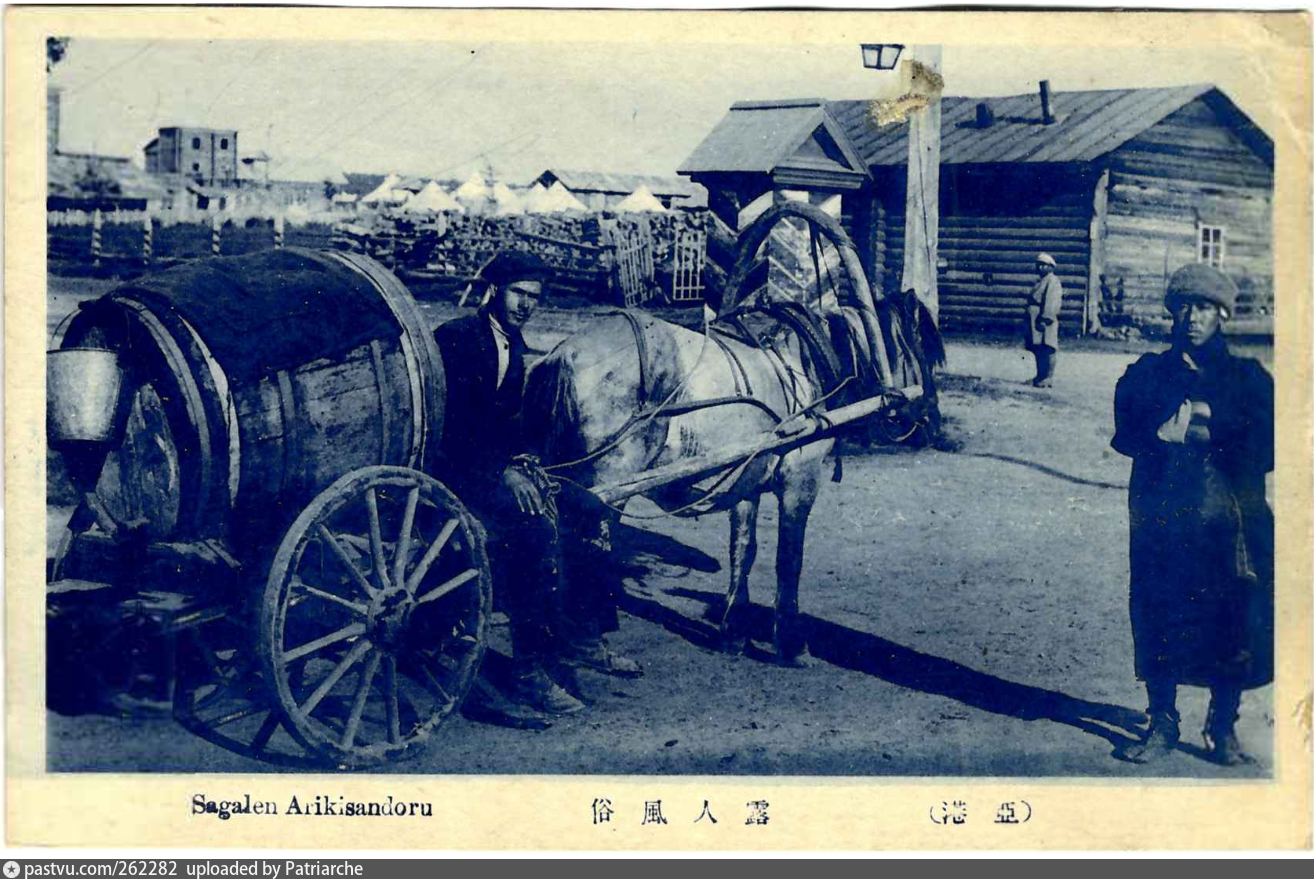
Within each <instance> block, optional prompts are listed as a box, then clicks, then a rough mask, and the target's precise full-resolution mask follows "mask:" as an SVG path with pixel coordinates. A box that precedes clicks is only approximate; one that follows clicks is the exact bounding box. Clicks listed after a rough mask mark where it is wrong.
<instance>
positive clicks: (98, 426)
mask: <svg viewBox="0 0 1314 879" xmlns="http://www.w3.org/2000/svg"><path fill="white" fill-rule="evenodd" d="M814 215H815V216H814ZM787 216H797V217H800V218H802V219H804V220H806V221H808V222H810V223H813V224H814V225H815V226H816V228H817V229H819V230H820V231H823V232H826V234H828V235H830V236H831V237H832V238H833V239H834V241H835V243H836V244H837V246H841V247H842V249H843V250H844V258H845V260H846V263H848V264H850V265H851V266H856V265H857V257H856V253H855V252H854V251H853V248H852V244H851V242H849V241H848V240H847V236H845V235H844V234H843V232H842V230H839V228H838V225H837V224H835V223H834V222H833V221H832V220H830V219H829V218H827V217H824V216H821V215H820V213H819V212H818V211H816V210H815V209H812V208H810V207H809V206H793V205H789V206H783V207H781V208H778V209H774V210H773V211H771V212H769V216H767V217H764V218H763V220H762V222H760V223H759V224H758V225H755V226H754V227H753V228H752V229H751V230H750V231H749V234H747V235H746V236H745V239H746V240H745V242H744V244H745V248H744V252H743V254H742V256H741V260H740V265H739V266H738V267H737V269H736V272H735V278H734V279H732V281H733V283H732V287H733V289H738V287H739V286H741V285H742V283H743V279H744V277H746V275H747V272H748V270H747V267H748V266H750V265H751V264H752V262H753V260H754V258H755V257H754V254H755V253H756V251H757V248H758V246H760V245H761V243H762V242H763V241H764V240H765V238H766V234H767V230H768V228H769V225H770V224H771V223H774V222H776V221H777V220H778V219H780V218H781V217H787ZM759 227H760V228H759ZM855 271H856V272H857V275H858V276H857V277H855V278H854V281H855V286H856V287H857V288H858V292H859V294H860V295H859V298H860V301H861V302H863V303H865V305H866V309H864V314H863V321H864V323H865V324H866V325H868V326H870V327H871V329H872V332H873V333H874V334H875V335H874V337H873V339H874V345H873V347H874V348H875V353H876V372H877V373H878V374H879V375H880V376H881V378H882V379H883V381H882V386H883V387H885V388H889V387H891V384H890V382H889V381H888V376H889V366H888V362H887V360H886V357H885V352H884V347H883V343H882V342H881V340H880V336H879V329H878V328H876V326H875V316H874V313H867V312H871V296H870V293H869V292H868V290H867V285H866V281H865V278H862V277H861V268H860V267H858V268H850V274H852V273H853V272H855ZM732 301H733V300H732ZM919 390H920V389H919V388H917V387H912V388H905V389H903V391H901V392H891V393H890V394H887V395H884V396H875V397H871V398H868V399H865V400H861V401H859V402H856V403H851V404H849V405H847V406H843V407H840V408H837V409H832V410H830V411H827V412H824V413H822V412H817V413H814V414H813V415H811V416H810V417H808V418H807V419H805V420H792V421H790V422H788V423H786V424H782V425H781V426H780V428H779V429H778V430H777V431H776V432H775V433H772V434H768V435H767V436H764V437H746V438H745V439H744V442H743V443H741V444H736V445H733V446H732V447H727V448H723V449H718V450H716V451H715V452H713V453H710V454H708V455H706V456H703V457H701V458H699V459H696V460H689V461H681V462H677V463H675V464H673V465H668V466H665V467H661V468H657V469H654V470H650V471H648V472H645V473H643V474H640V475H639V476H637V477H635V478H633V479H630V480H628V481H626V482H623V483H618V484H614V485H607V486H597V487H595V488H594V489H593V491H594V493H595V495H597V496H598V497H599V498H600V499H601V500H603V501H605V502H607V503H612V504H618V503H622V502H623V501H624V500H625V499H627V498H629V497H632V496H634V495H636V494H642V493H645V492H647V491H650V490H652V489H654V488H657V487H659V486H661V485H664V484H667V483H670V482H675V481H680V480H692V479H696V478H700V477H702V476H705V475H708V474H712V473H715V472H717V471H718V470H721V469H723V468H726V467H728V466H732V465H734V464H736V463H738V462H741V461H743V460H745V459H746V458H748V457H750V456H754V455H758V454H761V453H763V452H767V451H784V450H785V449H788V448H790V447H796V446H801V445H804V444H806V443H809V442H815V441H816V440H817V439H820V438H821V437H822V436H823V435H826V434H828V433H831V432H833V431H834V430H835V429H837V428H838V427H840V426H841V425H843V424H846V423H849V422H852V421H854V420H856V419H860V418H866V417H869V416H872V415H874V414H877V413H881V412H882V411H887V410H888V409H889V408H890V406H891V404H892V403H895V402H903V401H906V400H908V399H912V398H914V397H915V396H916V395H917V393H918V392H919ZM443 410H444V374H443V366H442V360H441V358H440V357H439V355H438V352H437V350H436V348H435V345H434V341H433V336H432V334H431V332H430V329H429V327H428V326H427V325H426V323H425V321H424V319H423V316H422V315H421V313H420V310H419V307H418V305H417V304H416V302H415V300H414V299H413V298H412V297H411V295H410V293H409V292H408V291H407V290H406V288H405V287H404V286H403V285H402V284H401V283H400V282H399V281H398V280H397V279H396V277H395V276H393V275H392V274H391V273H390V272H388V270H387V269H385V268H384V267H383V266H382V265H380V264H379V263H377V262H375V261H374V260H372V259H371V258H369V257H367V256H364V255H360V254H353V253H343V252H331V253H320V252H314V251H308V250H300V249H296V248H286V249H279V250H271V251H265V252H262V253H255V254H248V255H244V256H237V257H223V258H215V259H211V260H206V261H203V262H197V263H193V264H188V265H181V266H177V267H174V268H171V269H167V270H165V271H162V272H159V273H156V274H153V275H149V276H146V277H143V278H140V279H138V280H135V281H131V282H128V283H125V284H124V285H123V286H121V287H119V288H117V289H115V290H113V291H112V292H110V293H108V294H106V295H105V296H103V297H101V298H99V299H96V300H93V301H89V302H85V303H83V305H82V307H81V308H80V309H79V310H78V311H77V312H76V313H75V314H74V315H73V316H72V317H71V319H70V320H69V322H68V325H67V329H66V331H65V332H64V334H63V337H62V341H61V343H60V348H59V349H58V350H55V351H52V352H49V353H48V355H47V434H48V439H49V445H50V448H51V449H52V450H53V451H56V452H58V453H60V455H61V457H62V459H63V461H64V464H65V467H66V469H67V472H68V477H69V481H70V482H71V483H72V485H73V487H74V489H75V490H76V492H77V495H78V505H77V507H76V510H75V511H74V513H73V515H72V517H71V519H70V521H69V527H68V529H67V534H66V535H65V537H64V539H63V541H62V543H61V546H60V548H59V550H58V552H57V553H56V557H55V559H54V561H53V564H52V566H51V571H50V576H49V579H50V582H49V584H48V587H47V594H48V618H52V617H54V618H58V617H60V616H61V611H62V610H64V609H67V608H76V609H77V611H78V612H77V613H75V614H70V616H73V617H75V618H81V619H91V620H96V619H101V620H106V621H109V624H108V625H107V626H105V627H104V630H103V631H93V630H94V629H96V627H95V625H94V624H93V625H91V626H88V627H86V628H85V629H84V633H85V637H84V636H82V635H79V636H77V637H69V636H68V635H67V633H65V634H64V635H63V636H62V637H59V638H56V637H53V636H52V637H51V638H50V644H49V645H48V649H47V682H48V700H47V701H48V704H51V703H52V702H53V701H54V697H55V696H56V695H60V696H61V697H62V698H65V699H67V698H69V694H70V693H72V694H74V696H73V698H77V695H76V694H78V693H79V692H81V690H80V689H79V686H78V684H79V683H80V681H79V680H78V678H79V677H80V676H86V675H92V676H96V675H99V676H100V679H99V680H97V681H96V684H97V687H99V689H102V690H103V689H113V688H121V687H124V686H126V685H128V684H130V683H131V682H130V681H125V680H122V679H121V678H122V677H124V676H128V675H131V674H132V669H133V664H132V663H131V662H128V661H122V662H120V660H122V659H123V657H122V656H120V655H119V654H131V653H133V652H134V651H138V652H141V651H145V652H147V653H149V652H152V651H154V652H158V653H162V654H164V655H165V657H166V659H167V664H168V665H169V669H168V672H167V674H165V675H163V676H162V677H163V679H164V680H166V681H167V689H168V691H169V692H168V694H167V696H168V698H169V700H170V701H171V704H172V711H173V715H174V717H175V719H176V720H177V721H178V722H179V723H181V724H182V725H183V726H185V727H186V728H187V729H189V730H190V731H192V732H193V733H195V734H197V735H199V736H201V737H203V738H205V739H207V740H209V741H210V742H213V743H215V744H217V745H219V746H221V747H224V748H227V749H229V750H232V751H235V752H237V753H240V754H243V755H246V756H248V757H251V758H254V759H258V760H263V761H267V762H273V763H278V764H284V765H296V766H307V767H311V766H318V767H322V766H325V765H328V766H336V767H339V768H358V767H367V766H371V765H377V764H380V763H384V762H386V761H390V760H396V759H400V758H402V757H405V756H408V755H411V754H414V753H416V752H418V751H419V750H421V749H422V748H423V746H424V745H425V744H426V742H427V741H428V739H429V738H430V737H431V736H432V735H433V734H434V732H435V731H436V730H437V729H438V728H439V727H440V726H441V724H442V723H443V721H444V720H445V719H446V718H447V717H449V716H450V715H451V714H452V712H453V711H455V710H456V709H457V708H458V706H459V705H460V704H461V702H462V700H463V699H464V698H465V696H466V694H467V693H468V692H469V690H470V689H471V687H472V685H473V684H474V681H475V677H476V674H477V672H478V668H479V664H480V661H481V659H482V657H483V654H484V652H485V649H486V642H487V629H488V625H489V618H490V616H491V613H492V595H493V592H492V582H491V577H490V574H489V566H488V559H487V556H486V553H485V548H484V539H485V538H484V532H483V529H482V527H481V526H480V524H479V523H478V522H477V521H476V520H475V518H474V517H473V516H472V515H471V514H470V513H469V511H468V510H467V509H466V507H465V506H464V505H463V504H462V503H461V501H460V499H459V498H457V497H456V496H454V495H453V494H452V493H451V492H450V491H449V490H448V489H447V488H445V487H444V486H443V484H442V483H441V482H440V481H439V479H438V478H435V475H433V474H437V475H438V476H441V471H442V468H441V460H440V459H439V456H438V446H439V441H440V439H441V436H442V431H443V430H460V429H461V425H459V424H445V423H444V418H443V415H444V411H443ZM125 619H127V620H131V621H132V623H131V624H128V625H125V623H124V622H123V621H124V620H125ZM48 631H49V629H48ZM87 639H91V640H96V641H99V642H100V643H99V650H100V652H99V654H96V653H95V651H94V650H92V651H88V650H86V649H85V648H87V646H88V645H87V644H85V643H81V642H82V641H84V640H87ZM79 649H83V652H84V654H85V653H90V654H91V655H93V657H94V656H99V657H100V661H93V662H91V663H90V666H91V668H88V665H89V664H88V663H86V662H83V663H78V662H74V661H65V659H67V657H64V656H63V655H62V653H63V651H65V650H68V651H70V652H78V650H79ZM107 659H113V660H115V661H113V662H108V661H105V660H107ZM124 669H126V670H124ZM116 674H117V675H118V678H116ZM92 689H95V688H92Z"/></svg>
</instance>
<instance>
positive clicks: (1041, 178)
mask: <svg viewBox="0 0 1314 879" xmlns="http://www.w3.org/2000/svg"><path fill="white" fill-rule="evenodd" d="M899 176H901V175H899ZM902 185H903V184H902V181H901V180H900V179H898V178H897V177H895V176H893V175H884V176H883V178H882V179H881V180H880V181H878V186H877V191H878V197H879V198H880V205H879V206H878V207H877V215H878V222H877V231H876V234H875V236H874V241H873V247H874V255H873V260H872V261H873V271H872V274H873V275H874V278H873V281H874V283H878V284H880V285H881V287H882V288H883V289H885V290H886V291H887V292H889V291H891V290H893V289H896V288H897V286H898V284H899V282H900V279H901V277H902V271H903V247H904V214H903V204H904V199H903V197H902ZM1093 191H1094V181H1093V179H1092V176H1091V171H1090V169H1089V168H1085V167H1071V166H1062V167H1057V168H1056V167H1053V166H1039V165H1011V166H997V165H978V166H966V165H955V166H946V167H945V168H944V169H942V172H941V181H940V242H939V250H938V254H937V256H938V267H939V268H938V270H939V282H940V321H941V325H942V326H944V327H946V328H961V329H993V330H1004V329H1010V328H1013V327H1016V328H1018V330H1019V332H1020V330H1021V327H1022V325H1023V321H1024V319H1025V312H1026V298H1027V294H1028V292H1029V291H1030V289H1031V287H1032V285H1033V284H1034V283H1035V282H1036V277H1037V276H1036V272H1035V259H1036V254H1037V253H1042V252H1043V253H1048V254H1050V255H1051V256H1053V257H1054V258H1055V260H1057V262H1058V276H1059V279H1060V280H1061V281H1062V282H1063V289H1064V297H1063V311H1062V313H1061V315H1060V318H1059V322H1060V323H1059V326H1060V331H1061V332H1062V333H1063V334H1065V335H1075V334H1078V333H1081V332H1083V331H1084V323H1083V307H1084V304H1085V301H1086V299H1085V297H1086V288H1087V282H1088V272H1089V267H1090V220H1091V212H1092V210H1093Z"/></svg>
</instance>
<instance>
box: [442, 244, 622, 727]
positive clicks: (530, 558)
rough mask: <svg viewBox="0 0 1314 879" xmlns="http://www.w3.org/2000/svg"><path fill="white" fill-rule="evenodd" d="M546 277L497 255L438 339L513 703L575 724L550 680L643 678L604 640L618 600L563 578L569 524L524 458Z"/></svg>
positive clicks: (454, 454)
mask: <svg viewBox="0 0 1314 879" xmlns="http://www.w3.org/2000/svg"><path fill="white" fill-rule="evenodd" d="M550 277H551V270H550V268H549V267H548V266H547V265H546V264H545V263H544V262H543V261H542V260H541V259H539V258H538V257H536V256H534V255H533V254H529V253H523V252H519V251H501V252H499V253H498V254H497V255H496V256H494V257H493V258H492V259H491V260H490V261H489V262H488V263H487V264H486V265H485V266H484V267H483V268H482V269H481V270H480V272H479V276H478V278H477V279H476V281H475V290H476V291H477V290H479V289H481V288H482V289H484V290H485V291H486V292H485V295H484V298H483V304H482V305H481V307H480V308H479V310H478V312H477V313H475V314H473V315H469V316H466V317H461V318H457V319H456V320H452V321H449V322H447V323H445V324H443V325H441V326H440V327H438V329H437V330H436V331H435V332H434V338H435V340H436V341H437V343H438V350H439V352H440V353H441V355H442V360H443V368H444V371H445V372H446V379H447V410H446V419H445V420H446V427H445V430H444V433H443V441H442V454H443V459H444V461H443V479H444V480H445V481H447V482H449V484H451V485H452V487H453V489H454V490H455V491H456V493H457V495H458V496H459V497H460V498H461V499H462V500H463V501H464V502H465V503H466V504H467V505H468V506H469V507H470V509H471V512H473V513H474V515H475V516H477V517H478V518H479V520H480V521H481V522H482V523H483V525H484V527H485V529H486V530H487V532H488V553H489V562H490V564H491V566H492V572H493V583H494V590H495V594H496V595H498V596H499V598H500V599H501V603H502V607H503V608H504V609H505V610H506V612H507V616H508V617H509V619H510V624H511V643H512V651H513V653H514V663H513V665H514V669H515V673H514V676H515V683H514V688H513V692H512V694H511V696H512V698H513V699H515V700H516V701H518V702H521V703H523V704H526V705H528V706H530V707H532V708H535V709H537V710H539V711H543V712H546V713H549V714H570V713H573V712H576V711H579V710H581V709H582V708H583V707H584V704H583V703H582V702H580V700H579V699H577V698H575V696H573V695H571V693H570V692H568V691H567V690H566V689H565V688H563V687H562V686H561V685H560V684H558V683H557V681H556V680H554V679H553V677H552V674H551V672H552V671H553V670H554V669H555V668H556V667H557V666H560V665H564V666H574V667H583V668H589V669H593V670H595V671H600V672H603V673H605V674H612V675H618V676H622V677H636V676H638V675H640V674H641V673H642V672H641V670H640V668H639V666H638V664H637V663H635V662H634V661H632V660H630V659H627V658H624V657H621V656H618V655H617V654H615V653H613V652H611V651H610V650H609V649H608V648H607V645H606V643H605V641H604V640H603V637H602V634H603V632H606V631H614V630H615V629H616V607H615V600H614V597H613V595H612V592H611V589H610V588H603V587H600V586H598V585H597V583H596V582H585V581H586V580H589V579H592V578H587V577H586V576H584V572H583V571H582V570H581V571H577V572H576V576H575V577H573V578H571V577H563V576H562V567H563V561H562V556H563V552H562V550H563V539H562V538H563V524H565V523H563V522H562V518H563V517H562V516H561V514H560V511H559V505H558V502H557V498H556V497H555V496H554V495H555V487H554V486H552V485H551V483H550V481H549V480H548V479H547V477H546V475H545V474H544V473H543V471H542V469H541V468H540V467H539V466H538V465H537V462H536V461H535V460H534V459H532V458H530V457H528V456H526V455H525V454H523V453H524V452H526V451H527V450H528V449H529V448H530V444H529V443H528V442H526V441H525V439H524V437H522V436H521V426H520V404H521V396H522V394H523V391H524V384H525V374H526V371H527V363H526V354H527V352H528V349H527V346H526V345H525V339H524V335H523V328H524V325H525V323H526V321H528V320H529V318H530V316H531V315H532V314H533V312H534V310H535V308H536V307H537V306H538V301H539V298H540V297H541V296H542V293H543V285H544V283H545V282H546V281H547V280H549V279H550ZM562 506H564V504H563V505H562ZM565 542H566V543H568V544H569V543H570V542H571V541H570V538H569V536H568V535H567V540H566V541H565ZM565 548H566V549H572V548H573V547H571V546H567V547H565ZM566 555H567V556H568V557H569V555H570V553H567V554H566ZM567 567H568V568H569V565H568V564H567ZM566 573H570V572H569V570H567V572H566ZM572 579H573V580H574V581H575V582H573V583H572V582H570V580H572Z"/></svg>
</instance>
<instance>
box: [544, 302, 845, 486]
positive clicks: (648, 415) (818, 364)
mask: <svg viewBox="0 0 1314 879" xmlns="http://www.w3.org/2000/svg"><path fill="white" fill-rule="evenodd" d="M757 313H759V314H762V315H764V316H767V317H769V318H771V319H772V322H771V325H769V326H768V327H766V328H765V329H764V330H763V331H761V332H759V333H754V332H753V331H752V330H750V329H749V327H748V326H747V324H746V323H745V322H744V320H743V316H744V314H745V312H736V313H731V314H730V315H727V316H725V317H723V318H721V319H719V320H717V321H714V322H713V323H711V324H709V325H708V327H707V337H708V338H709V339H710V340H711V341H712V342H713V343H714V344H715V345H716V346H717V347H718V348H720V349H721V351H722V352H723V353H724V354H725V356H726V361H727V362H728V363H729V365H730V373H731V376H732V378H733V380H734V383H735V393H734V395H732V396H722V397H713V398H710V399H707V400H688V401H683V402H677V401H674V400H670V399H668V400H664V401H657V402H656V403H654V402H653V391H654V387H653V381H652V375H651V373H652V367H651V365H650V364H649V362H648V342H647V338H646V335H645V333H644V329H643V323H642V322H641V320H640V317H639V315H638V314H637V313H636V312H635V310H634V309H629V308H625V309H615V310H613V311H608V312H604V313H603V314H604V315H607V316H610V315H618V316H620V317H623V318H625V321H626V322H627V323H628V324H629V326H630V330H631V332H632V333H633V334H634V342H635V346H636V348H637V353H638V368H639V392H638V396H639V400H638V402H639V411H638V412H636V413H635V414H634V415H632V416H630V418H629V419H627V420H626V422H625V424H624V425H622V426H621V428H620V429H619V430H618V431H616V432H615V433H614V434H613V435H612V436H611V437H609V438H608V439H607V440H606V441H605V442H603V443H602V444H600V445H599V447H598V448H597V449H596V450H595V451H593V452H591V453H590V454H588V455H586V456H585V457H584V458H581V459H580V460H578V461H572V462H569V463H568V464H559V465H555V466H552V467H549V468H547V469H548V470H559V469H563V468H566V467H570V466H574V465H577V464H583V463H586V462H588V461H591V460H594V459H596V458H598V457H601V456H602V455H603V454H605V453H606V452H607V451H609V450H610V449H612V448H614V447H615V446H616V445H617V444H618V443H619V442H620V440H621V439H623V438H624V437H625V436H626V435H627V434H628V433H629V432H630V431H631V430H632V429H633V428H634V427H635V426H636V425H637V424H639V423H641V422H644V421H647V420H651V419H653V418H657V417H661V418H673V417H675V416H677V415H685V414H688V413H690V412H696V411H700V410H702V409H711V408H714V407H717V406H727V405H747V406H754V407H756V408H758V409H760V410H762V411H763V412H764V413H766V414H767V415H768V416H770V418H771V419H772V420H773V421H774V422H775V423H776V424H780V423H781V422H783V421H784V420H785V418H786V417H792V416H794V415H796V414H798V413H799V412H802V411H803V410H804V409H806V408H807V407H808V405H815V403H812V404H804V402H803V400H802V399H801V397H800V396H799V385H798V376H797V373H796V372H795V371H794V369H793V368H792V367H791V366H790V365H789V363H788V362H787V361H786V360H785V358H784V356H783V355H782V354H781V352H780V350H779V348H778V347H777V346H776V343H775V341H774V337H775V335H776V332H777V331H778V329H779V328H780V327H782V326H784V327H786V328H788V329H791V330H793V331H794V332H795V333H796V334H797V335H798V336H799V338H800V339H801V340H803V344H804V345H805V346H806V347H807V348H808V349H809V352H810V353H811V355H812V357H811V358H810V360H811V368H810V369H808V379H809V380H811V381H812V382H813V383H814V385H816V386H817V387H818V388H820V389H821V391H822V392H823V395H825V394H830V393H832V392H833V391H835V390H836V389H837V388H838V387H839V385H840V384H841V383H842V382H843V381H844V380H845V377H844V376H842V375H841V370H842V368H843V367H842V366H841V363H840V358H839V355H838V354H837V353H836V352H835V348H834V346H833V345H832V344H831V342H830V339H829V338H827V336H826V334H825V333H824V332H823V331H822V330H821V328H820V327H818V326H817V325H816V323H815V321H814V319H813V318H812V316H811V315H810V314H809V313H808V312H807V311H806V309H804V308H803V306H801V305H798V304H797V303H772V304H771V305H769V306H767V307H765V308H761V309H758V310H757ZM728 341H735V342H739V343H741V344H744V345H748V346H750V347H753V348H757V349H759V350H760V351H762V352H763V353H764V354H765V355H766V360H767V362H768V363H770V364H771V367H772V369H773V370H774V371H775V374H776V379H777V381H779V382H780V387H781V390H782V391H783V393H784V397H785V403H786V406H787V407H788V411H787V412H786V414H785V416H781V415H780V413H778V412H776V411H775V409H773V408H772V407H771V406H770V405H768V404H767V403H766V402H764V401H762V400H760V399H758V398H757V397H754V396H753V388H752V384H751V382H750V380H749V377H748V370H747V369H746V368H745V366H744V364H743V361H742V360H741V359H740V358H739V355H738V354H736V353H735V351H734V349H733V348H731V347H730V345H729V344H728Z"/></svg>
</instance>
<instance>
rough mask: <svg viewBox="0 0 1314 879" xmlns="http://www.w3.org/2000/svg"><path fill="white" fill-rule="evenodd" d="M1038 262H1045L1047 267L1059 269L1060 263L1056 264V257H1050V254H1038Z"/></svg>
mask: <svg viewBox="0 0 1314 879" xmlns="http://www.w3.org/2000/svg"><path fill="white" fill-rule="evenodd" d="M1036 262H1043V263H1044V264H1045V265H1047V266H1053V267H1054V268H1058V263H1056V262H1054V257H1052V256H1050V255H1049V254H1048V253H1038V254H1036Z"/></svg>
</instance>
